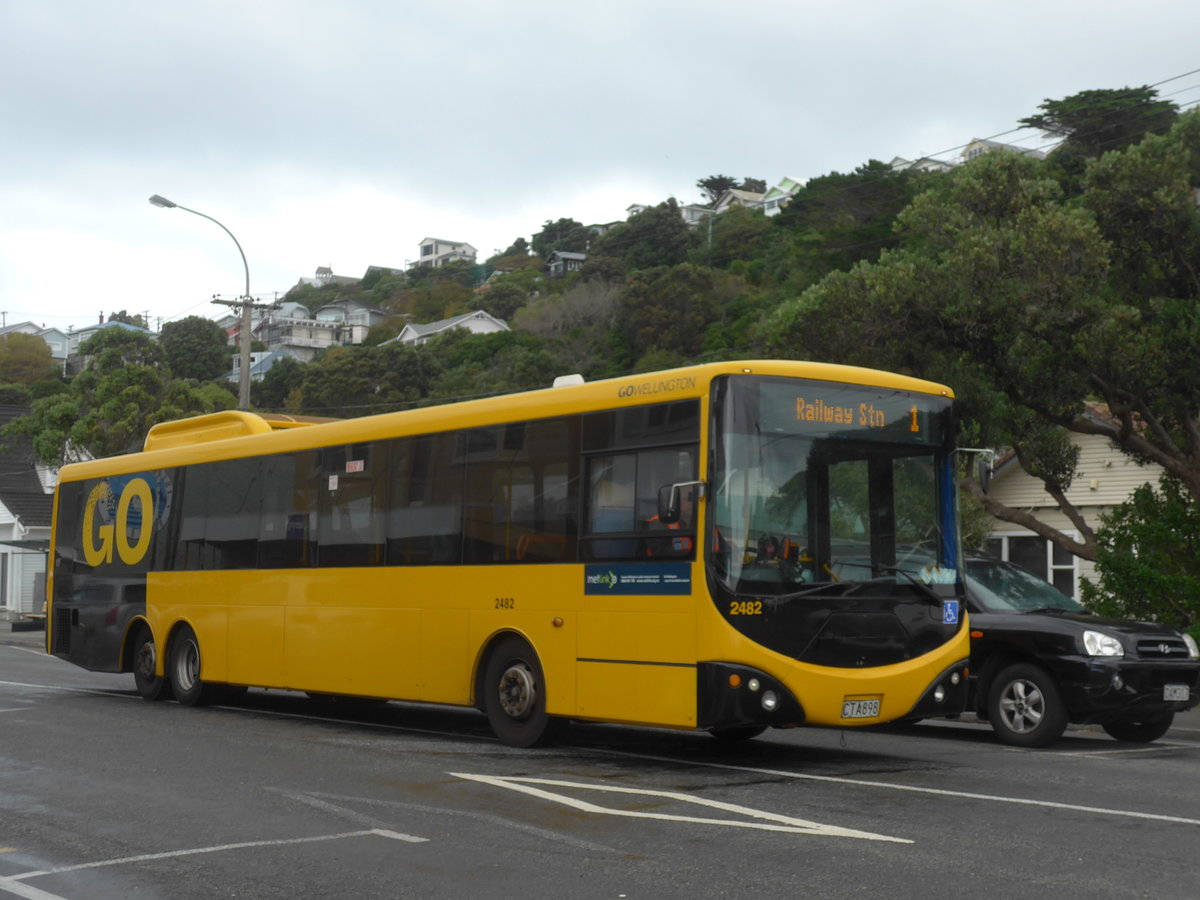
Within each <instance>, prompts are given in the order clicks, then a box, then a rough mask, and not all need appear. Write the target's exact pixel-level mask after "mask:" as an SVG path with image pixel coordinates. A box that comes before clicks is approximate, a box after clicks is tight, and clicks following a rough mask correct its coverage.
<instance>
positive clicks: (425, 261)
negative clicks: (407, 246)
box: [417, 237, 478, 269]
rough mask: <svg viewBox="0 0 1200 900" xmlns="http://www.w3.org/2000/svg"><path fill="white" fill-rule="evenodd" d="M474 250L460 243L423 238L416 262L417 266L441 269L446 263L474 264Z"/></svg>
mask: <svg viewBox="0 0 1200 900" xmlns="http://www.w3.org/2000/svg"><path fill="white" fill-rule="evenodd" d="M477 252H478V251H476V249H475V248H474V247H472V246H471V245H470V244H467V243H464V242H462V241H446V240H442V239H441V238H431V237H427V238H423V239H422V240H421V255H420V258H419V259H418V260H417V265H418V266H432V267H434V268H435V269H436V268H441V267H442V266H444V265H446V264H447V263H451V262H458V261H465V262H472V263H473V262H475V256H476V253H477Z"/></svg>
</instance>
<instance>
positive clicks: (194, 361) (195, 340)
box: [158, 316, 234, 381]
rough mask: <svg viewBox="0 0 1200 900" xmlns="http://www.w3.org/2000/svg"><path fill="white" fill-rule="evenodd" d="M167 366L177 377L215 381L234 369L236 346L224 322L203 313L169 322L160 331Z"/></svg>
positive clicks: (160, 341) (160, 340)
mask: <svg viewBox="0 0 1200 900" xmlns="http://www.w3.org/2000/svg"><path fill="white" fill-rule="evenodd" d="M158 340H159V343H160V344H161V345H162V348H163V353H164V354H165V355H166V359H167V367H168V368H169V369H170V370H171V374H173V375H174V376H175V377H176V378H194V379H196V380H197V381H211V380H212V379H214V378H219V377H221V376H222V375H224V374H225V373H227V372H228V371H229V370H230V369H231V368H233V363H232V358H233V352H234V351H233V348H232V347H230V345H229V337H228V335H226V333H225V329H223V328H222V327H221V326H220V325H218V324H217V323H216V322H214V321H213V320H212V319H206V318H204V317H203V316H188V317H186V318H183V319H180V320H179V321H177V322H168V323H166V324H165V325H163V327H162V331H161V332H160V333H159V338H158Z"/></svg>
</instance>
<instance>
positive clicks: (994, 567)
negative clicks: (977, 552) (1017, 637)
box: [965, 558, 1085, 612]
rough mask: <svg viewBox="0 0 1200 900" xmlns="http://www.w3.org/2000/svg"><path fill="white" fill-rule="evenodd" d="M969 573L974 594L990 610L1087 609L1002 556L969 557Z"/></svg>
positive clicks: (1074, 610) (969, 582)
mask: <svg viewBox="0 0 1200 900" xmlns="http://www.w3.org/2000/svg"><path fill="white" fill-rule="evenodd" d="M965 574H966V580H967V585H968V587H969V588H970V589H971V594H972V596H974V598H975V599H976V600H978V601H979V603H980V605H982V606H983V607H984V608H985V609H987V610H988V611H989V612H1012V611H1014V610H1015V611H1018V612H1029V611H1030V610H1035V609H1058V610H1063V611H1064V612H1084V611H1085V610H1084V608H1083V607H1082V606H1080V605H1079V604H1078V603H1076V602H1075V600H1073V599H1072V598H1071V597H1068V596H1067V595H1066V594H1064V593H1063V592H1062V591H1060V590H1059V589H1058V588H1056V587H1055V586H1054V585H1052V584H1050V583H1049V582H1048V581H1044V580H1043V579H1041V578H1038V577H1037V576H1036V575H1034V574H1033V573H1032V572H1030V571H1028V570H1027V569H1022V568H1021V567H1020V566H1015V565H1013V564H1012V563H1007V562H1002V561H1000V560H998V559H978V558H976V559H968V560H967V565H966V573H965Z"/></svg>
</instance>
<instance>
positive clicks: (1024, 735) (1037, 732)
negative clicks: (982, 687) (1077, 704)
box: [988, 662, 1067, 747]
mask: <svg viewBox="0 0 1200 900" xmlns="http://www.w3.org/2000/svg"><path fill="white" fill-rule="evenodd" d="M988 721H989V722H991V724H992V730H993V731H995V732H996V737H998V738H999V739H1000V741H1001V742H1002V743H1005V744H1011V745H1012V746H1014V747H1045V746H1046V745H1048V744H1052V743H1054V742H1055V741H1057V740H1058V739H1059V738H1060V737H1062V733H1063V731H1065V730H1066V727H1067V707H1066V705H1065V704H1064V703H1063V700H1062V694H1061V693H1060V692H1059V690H1058V684H1057V683H1056V682H1055V681H1054V677H1053V676H1052V675H1051V674H1050V673H1049V672H1047V671H1046V670H1045V669H1043V668H1042V667H1041V666H1038V665H1034V664H1033V663H1026V662H1020V663H1014V664H1013V665H1010V666H1006V667H1005V668H1004V669H1002V670H1001V671H1000V672H999V673H997V675H996V677H995V678H994V679H993V680H992V687H991V690H989V691H988Z"/></svg>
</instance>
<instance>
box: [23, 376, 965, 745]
mask: <svg viewBox="0 0 1200 900" xmlns="http://www.w3.org/2000/svg"><path fill="white" fill-rule="evenodd" d="M560 380H561V381H568V382H574V383H570V384H564V385H562V386H557V385H556V386H555V387H551V388H547V389H544V390H537V391H531V392H528V393H521V394H514V395H509V396H502V397H494V398H489V399H481V400H473V401H469V402H462V403H455V404H447V405H442V406H433V407H428V408H423V409H415V410H410V411H405V412H396V413H388V414H384V415H376V416H366V417H363V418H359V419H348V420H341V421H304V420H300V419H296V418H288V417H282V416H267V415H256V414H254V413H249V412H232V411H231V412H224V413H216V414H213V415H208V416H200V417H196V418H193V419H185V420H181V421H177V422H169V423H164V424H161V425H156V426H155V427H154V428H152V429H151V431H150V433H149V434H148V435H147V437H146V441H145V446H144V450H143V451H142V452H140V453H132V454H129V455H126V456H118V457H111V458H106V459H98V460H94V461H89V462H83V463H77V464H73V465H69V466H64V467H63V468H62V470H61V471H60V473H59V483H58V487H57V490H56V493H55V507H54V525H53V541H52V546H51V557H52V560H53V563H52V567H51V568H52V571H51V575H50V577H51V587H50V592H49V595H50V597H51V601H50V605H49V609H48V621H47V638H46V640H47V649H48V651H49V652H50V653H53V654H55V655H56V656H59V657H61V658H63V659H66V660H69V661H71V662H73V663H76V664H78V665H80V666H83V667H85V668H87V669H91V670H95V671H105V672H132V673H133V675H134V680H135V684H136V686H137V690H138V691H139V692H140V693H141V695H142V696H143V697H145V698H146V699H148V700H159V699H166V698H170V697H173V698H174V699H176V700H178V701H179V702H180V703H183V704H188V705H194V704H198V703H202V702H205V701H208V700H211V699H213V698H214V697H222V696H223V697H227V696H229V695H231V694H233V693H234V692H236V691H239V690H242V689H244V688H246V687H263V688H271V689H286V690H294V691H304V692H308V693H310V694H312V695H314V696H324V697H328V696H330V695H334V696H345V697H355V698H376V699H384V700H402V701H411V702H426V703H435V704H450V705H456V706H464V707H476V708H478V709H479V710H481V711H482V712H484V713H485V714H486V716H487V718H488V720H489V723H490V725H491V727H492V729H493V731H494V732H495V733H496V735H497V736H498V737H499V739H500V740H502V741H504V742H505V743H508V744H511V745H514V746H533V745H536V744H540V743H544V742H546V741H548V740H549V739H550V738H551V737H552V736H553V735H554V733H555V732H556V731H557V729H558V727H559V726H560V725H561V724H562V723H563V722H565V721H567V720H571V719H574V720H582V721H591V722H617V723H626V724H637V725H648V726H658V727H666V728H675V729H696V730H702V731H708V732H711V733H712V734H714V735H716V736H718V737H721V738H731V739H741V738H748V737H753V736H755V735H757V734H759V733H761V732H762V731H764V730H765V729H766V728H768V727H792V726H797V725H806V724H807V725H823V726H847V725H870V724H877V723H881V722H887V721H892V720H897V719H905V718H910V719H912V718H920V717H923V716H926V715H946V714H948V713H953V712H955V711H957V710H960V709H961V708H962V706H963V704H964V702H965V681H966V679H965V675H966V664H967V657H968V633H967V630H966V627H965V612H964V604H963V594H962V581H961V579H960V577H959V574H958V573H959V569H960V551H959V546H958V531H957V526H956V512H955V510H956V490H955V471H954V469H955V467H954V459H953V453H954V421H953V397H952V393H951V391H950V390H949V389H948V388H946V387H943V386H941V385H937V384H933V383H930V382H926V381H921V380H917V379H914V378H909V377H905V376H901V375H896V374H889V373H885V372H879V371H873V370H869V369H861V368H852V367H844V366H833V365H825V364H819V363H811V362H790V361H748V362H736V363H732V362H726V363H714V364H708V365H698V366H691V367H686V368H679V369H674V370H670V371H665V372H658V373H654V374H646V375H635V376H629V377H624V378H616V379H611V380H604V381H597V382H592V383H582V380H581V379H578V378H577V377H576V378H567V379H560Z"/></svg>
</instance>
